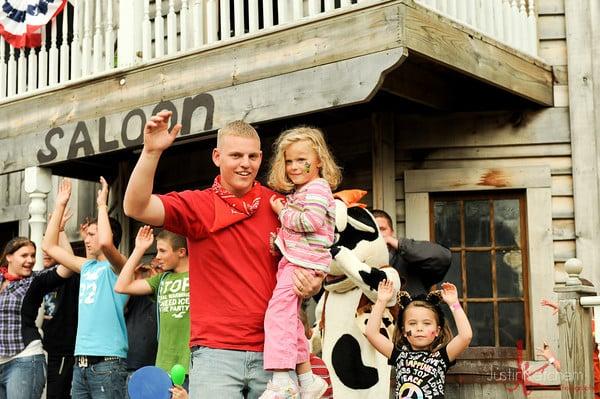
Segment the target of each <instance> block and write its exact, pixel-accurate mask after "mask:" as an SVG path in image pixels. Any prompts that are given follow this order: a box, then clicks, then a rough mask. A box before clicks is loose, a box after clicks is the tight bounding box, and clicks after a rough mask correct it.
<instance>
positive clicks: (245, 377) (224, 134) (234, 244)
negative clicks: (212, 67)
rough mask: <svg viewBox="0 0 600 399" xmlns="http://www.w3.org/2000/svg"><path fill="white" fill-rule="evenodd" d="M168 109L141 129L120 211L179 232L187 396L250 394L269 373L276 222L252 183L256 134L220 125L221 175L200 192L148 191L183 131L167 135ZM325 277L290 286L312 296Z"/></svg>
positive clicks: (258, 156)
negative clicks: (184, 260) (183, 245)
mask: <svg viewBox="0 0 600 399" xmlns="http://www.w3.org/2000/svg"><path fill="white" fill-rule="evenodd" d="M170 117H171V112H170V111H161V112H159V113H158V114H156V115H154V116H152V117H151V118H150V120H149V121H148V122H147V123H146V126H145V127H144V148H143V150H142V153H141V155H140V158H139V160H138V162H137V164H136V166H135V168H134V170H133V173H132V174H131V178H130V180H129V184H128V186H127V190H126V192H125V199H124V209H125V213H126V214H127V215H128V216H130V217H133V218H135V219H137V220H139V221H142V222H144V223H148V224H151V225H153V226H164V227H165V228H166V229H168V230H169V231H172V232H174V233H177V234H181V235H183V236H186V237H187V239H188V248H189V254H190V324H191V334H190V347H191V349H192V359H191V365H190V397H191V398H228V399H229V398H231V399H237V398H242V397H243V393H245V394H246V395H247V396H246V397H247V398H249V399H250V398H252V399H254V398H258V397H259V395H260V394H262V392H263V391H264V390H265V389H266V383H267V381H268V380H269V378H270V377H271V375H270V374H271V373H270V372H267V371H265V370H264V369H263V362H262V350H263V344H264V329H263V323H264V316H265V312H266V309H267V304H268V302H269V299H270V298H271V294H272V291H273V288H274V287H275V275H276V271H277V261H278V259H277V256H276V255H275V254H274V252H273V251H272V249H273V248H272V245H271V237H272V236H273V235H274V234H275V233H276V231H277V228H278V227H279V221H278V219H277V216H276V215H275V213H273V212H272V210H271V206H270V204H269V198H271V196H272V195H275V193H274V192H273V191H271V190H269V189H268V188H266V187H263V186H262V185H261V184H260V183H258V182H257V181H256V180H255V179H256V175H257V173H258V169H259V167H260V164H261V161H262V152H261V150H260V138H259V137H258V134H257V133H256V130H254V128H253V127H252V126H250V125H249V124H247V123H245V122H242V121H236V122H232V123H229V124H227V125H226V126H225V127H223V128H222V129H219V132H218V135H217V148H215V149H213V153H212V160H213V162H214V164H215V165H216V166H217V167H218V168H219V172H220V173H219V176H217V177H216V178H215V182H214V184H213V186H212V187H211V188H209V189H206V190H201V191H200V190H192V191H183V192H173V193H169V194H167V195H153V194H152V187H153V180H154V175H155V172H156V168H157V165H158V161H159V159H160V156H161V154H162V152H163V151H164V150H166V149H167V148H169V146H170V145H171V144H172V143H173V141H174V140H175V137H176V136H177V134H178V133H179V131H180V129H181V125H179V124H177V125H175V127H174V128H173V129H172V130H171V132H169V131H168V126H169V125H168V123H169V118H170ZM323 277H324V276H323V275H318V276H316V277H314V276H312V275H311V274H310V273H308V272H306V271H305V270H299V271H298V272H296V276H295V281H294V283H295V291H296V294H297V295H298V296H300V297H304V298H307V297H310V296H311V295H313V294H315V293H316V292H317V291H318V289H319V287H320V285H321V281H322V279H323Z"/></svg>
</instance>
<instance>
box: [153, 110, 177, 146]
mask: <svg viewBox="0 0 600 399" xmlns="http://www.w3.org/2000/svg"><path fill="white" fill-rule="evenodd" d="M172 114H173V112H171V111H167V110H162V111H160V112H159V113H157V114H156V115H152V116H151V117H150V120H149V121H148V122H146V125H145V126H144V151H148V152H162V151H164V150H166V149H167V148H169V147H170V146H171V144H173V141H175V137H177V135H178V134H179V131H180V130H181V125H180V124H179V123H178V124H176V125H175V126H174V127H173V129H172V130H171V131H170V132H169V119H171V115H172Z"/></svg>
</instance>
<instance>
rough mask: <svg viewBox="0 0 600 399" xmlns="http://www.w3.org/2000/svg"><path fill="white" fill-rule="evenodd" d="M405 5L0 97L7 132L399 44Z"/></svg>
mask: <svg viewBox="0 0 600 399" xmlns="http://www.w3.org/2000/svg"><path fill="white" fill-rule="evenodd" d="M398 3H399V2H398V1H396V2H394V3H392V4H389V3H387V4H376V5H369V6H357V7H353V8H351V9H349V10H345V11H343V12H333V13H328V14H325V15H324V16H322V17H320V18H316V19H310V20H304V21H301V22H297V23H292V24H285V25H281V26H279V27H274V28H273V29H274V30H273V31H272V32H271V33H269V34H267V35H265V34H264V33H257V34H252V35H244V36H243V37H242V38H238V39H231V40H228V41H227V42H226V43H221V42H219V43H216V44H214V45H211V46H205V47H203V48H202V49H201V50H197V51H194V52H191V53H189V54H186V55H183V56H181V55H177V56H173V57H166V58H163V59H160V60H158V61H154V62H151V63H148V64H146V65H144V66H142V67H139V66H138V67H136V66H132V67H130V68H126V69H121V70H116V71H112V72H110V73H107V74H103V75H100V76H97V77H93V78H86V79H82V80H80V81H78V82H77V83H75V84H69V85H66V86H59V87H55V88H48V89H46V90H42V91H36V92H35V94H30V95H26V96H24V97H20V98H19V99H18V100H16V101H12V100H10V101H9V100H3V101H2V100H0V114H1V115H2V123H1V124H0V138H7V137H11V136H14V135H16V134H17V132H18V134H24V133H30V132H34V131H40V130H45V129H50V128H51V127H54V126H61V125H65V124H67V123H72V122H73V121H78V120H86V119H90V118H95V117H97V116H99V115H109V114H113V113H116V112H121V111H124V110H129V109H132V108H136V107H142V106H144V105H148V104H156V103H158V102H160V101H162V100H164V99H174V98H181V97H185V96H189V95H190V94H194V93H204V92H208V91H212V90H216V89H220V88H224V87H230V86H234V85H240V84H242V83H247V82H252V81H256V80H259V79H264V78H269V77H273V76H277V75H282V74H286V73H290V72H294V71H299V70H303V69H307V68H313V67H316V66H319V65H324V64H329V63H334V62H337V61H340V60H347V59H351V58H354V57H360V56H363V55H367V54H372V53H377V52H380V51H384V50H388V49H392V48H398V47H400V46H401V44H400V43H399V42H398V29H399V24H400V21H399V20H398ZM263 94H264V95H267V93H263ZM291 98H293V96H292V97H291ZM7 101H8V102H7ZM31 110H35V112H31ZM23 115H27V118H26V119H25V118H23Z"/></svg>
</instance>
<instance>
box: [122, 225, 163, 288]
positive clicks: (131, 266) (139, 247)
mask: <svg viewBox="0 0 600 399" xmlns="http://www.w3.org/2000/svg"><path fill="white" fill-rule="evenodd" d="M153 242H154V234H153V233H152V229H151V228H150V226H144V227H140V230H139V231H138V233H137V236H136V237H135V248H134V249H133V252H132V253H131V256H130V257H129V259H127V262H125V266H123V269H122V270H121V273H119V278H118V279H117V283H116V284H115V292H118V293H120V294H129V295H149V294H152V287H150V284H148V282H147V281H146V280H136V279H135V276H134V274H135V268H136V266H137V265H138V264H139V263H140V261H141V260H142V256H144V253H145V252H146V250H147V249H148V248H150V246H151V245H152V243H153Z"/></svg>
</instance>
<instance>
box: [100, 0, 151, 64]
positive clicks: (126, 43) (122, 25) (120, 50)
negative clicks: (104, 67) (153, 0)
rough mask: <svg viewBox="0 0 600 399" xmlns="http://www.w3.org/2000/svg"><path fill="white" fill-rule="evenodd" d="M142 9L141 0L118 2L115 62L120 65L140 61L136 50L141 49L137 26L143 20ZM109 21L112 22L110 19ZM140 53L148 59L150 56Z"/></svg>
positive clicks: (140, 35)
mask: <svg viewBox="0 0 600 399" xmlns="http://www.w3.org/2000/svg"><path fill="white" fill-rule="evenodd" d="M143 10H144V5H143V0H130V1H120V2H119V21H118V24H119V31H118V33H117V37H118V43H119V45H118V46H117V63H118V66H120V67H122V66H128V65H132V64H134V63H136V62H140V61H141V58H140V57H139V56H138V52H140V51H142V30H141V29H139V26H140V24H142V21H143V15H144V14H143ZM109 23H113V22H112V21H110V22H109ZM144 27H145V26H144ZM111 45H112V44H111ZM149 52H150V51H148V53H149ZM142 55H143V56H144V57H146V56H148V59H149V58H150V56H149V55H148V54H142ZM144 59H146V58H144Z"/></svg>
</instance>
